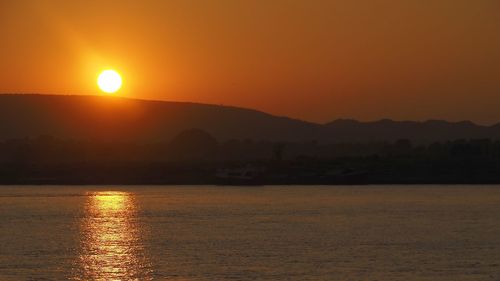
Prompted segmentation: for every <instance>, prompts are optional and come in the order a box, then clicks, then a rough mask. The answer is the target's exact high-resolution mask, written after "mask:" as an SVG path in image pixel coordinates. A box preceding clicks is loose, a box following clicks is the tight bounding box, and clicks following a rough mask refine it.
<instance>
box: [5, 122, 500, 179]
mask: <svg viewBox="0 0 500 281" xmlns="http://www.w3.org/2000/svg"><path fill="white" fill-rule="evenodd" d="M238 169H240V170H241V169H247V170H249V171H251V176H250V177H249V178H245V179H241V178H238V177H236V178H235V179H231V178H229V179H227V178H226V179H224V178H220V177H217V176H216V175H217V174H218V172H220V171H221V170H222V171H223V170H228V171H233V170H238ZM228 180H230V181H228ZM0 183H2V184H218V183H221V184H224V183H233V184H247V183H248V184H368V183H500V141H491V140H489V139H474V140H455V141H447V142H435V143H431V144H427V145H414V144H412V143H411V142H410V141H409V140H398V141H396V142H368V143H331V144H321V143H318V142H271V141H253V140H250V139H247V140H229V141H224V142H218V141H217V140H216V139H215V138H214V137H212V136H211V135H210V134H208V133H207V132H205V131H202V130H198V129H193V130H187V131H184V132H182V133H180V134H179V135H178V136H176V137H175V138H173V139H172V140H171V141H167V142H155V143H149V144H139V143H134V142H91V141H75V140H62V139H57V138H54V137H50V136H42V137H38V138H31V139H28V138H25V139H12V140H7V141H3V142H0Z"/></svg>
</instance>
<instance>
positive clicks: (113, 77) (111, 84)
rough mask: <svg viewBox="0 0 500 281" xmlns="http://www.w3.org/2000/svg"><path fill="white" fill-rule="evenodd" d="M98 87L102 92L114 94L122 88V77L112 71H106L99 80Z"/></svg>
mask: <svg viewBox="0 0 500 281" xmlns="http://www.w3.org/2000/svg"><path fill="white" fill-rule="evenodd" d="M97 85H98V86H99V88H100V89H101V91H103V92H105V93H108V94H113V93H116V92H117V91H118V90H120V88H121V87H122V77H121V76H120V74H119V73H118V72H116V71H115V70H112V69H108V70H104V71H103V72H101V74H99V77H98V78H97Z"/></svg>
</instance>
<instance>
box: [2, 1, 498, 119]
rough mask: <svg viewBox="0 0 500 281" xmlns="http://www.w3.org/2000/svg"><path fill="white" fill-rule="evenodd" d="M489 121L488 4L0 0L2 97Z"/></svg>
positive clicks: (493, 91)
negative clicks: (107, 76) (120, 82)
mask: <svg viewBox="0 0 500 281" xmlns="http://www.w3.org/2000/svg"><path fill="white" fill-rule="evenodd" d="M105 68H115V69H117V70H118V71H120V72H121V73H122V75H123V78H124V83H125V84H124V87H123V89H122V91H121V92H120V93H119V95H123V96H128V97H134V98H140V99H162V100H176V101H193V102H204V103H215V104H226V105H236V106H243V107H250V108H255V109H259V110H264V111H267V112H270V113H274V114H279V115H287V116H291V117H295V118H301V119H306V120H311V121H318V122H325V121H330V120H333V119H336V118H341V117H342V118H356V119H361V120H375V119H380V118H392V119H397V120H401V119H412V120H425V119H447V120H452V121H453V120H454V121H456V120H463V119H470V120H473V121H475V122H478V123H483V124H491V123H495V122H498V121H500V1H498V0H491V1H490V0H393V1H379V0H365V1H361V0H345V1H340V0H339V1H335V0H331V1H320V0H304V1H294V0H283V1H278V0H262V1H258V0H252V1H250V0H249V1H237V0H227V1H223V0H206V1H203V0H199V1H189V0H184V1H167V0H165V1H159V0H158V1H146V0H141V1H138V0H135V1H126V0H117V1H106V0H99V1H89V0H82V1H77V0H71V1H68V0H61V1H50V0H38V1H36V0H33V1H25V0H0V92H16V93H24V92H37V93H62V94H99V93H100V92H99V91H98V89H97V86H96V83H95V79H96V76H97V74H98V72H99V71H100V70H102V69H105Z"/></svg>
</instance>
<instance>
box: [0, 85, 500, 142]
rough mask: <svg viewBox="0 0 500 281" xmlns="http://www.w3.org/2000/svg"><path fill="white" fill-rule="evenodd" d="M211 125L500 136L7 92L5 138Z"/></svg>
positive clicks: (285, 131) (419, 138)
mask: <svg viewBox="0 0 500 281" xmlns="http://www.w3.org/2000/svg"><path fill="white" fill-rule="evenodd" d="M191 128H200V129H203V130H205V131H207V132H209V133H210V134H212V135H213V136H214V137H216V138H217V139H218V140H220V141H225V140H229V139H254V140H272V141H311V140H317V141H320V142H367V141H395V140H397V139H402V138H407V139H411V140H412V141H415V142H432V141H443V140H454V139H461V138H465V139H470V138H493V139H498V138H500V124H497V125H494V126H480V125H476V124H474V123H471V122H468V121H463V122H457V123H452V122H446V121H439V120H430V121H425V122H414V121H392V120H387V119H384V120H380V121H376V122H359V121H355V120H345V119H339V120H336V121H333V122H330V123H327V124H316V123H311V122H305V121H301V120H296V119H291V118H287V117H279V116H274V115H270V114H267V113H264V112H260V111H256V110H251V109H245V108H237V107H230V106H220V105H209V104H198V103H186V102H168V101H150V100H137V99H127V98H118V97H103V96H76V95H73V96H69V95H67V96H64V95H35V94H25V95H14V94H4V95H0V139H2V140H5V139H12V138H24V137H37V136H40V135H51V136H54V137H58V138H71V139H82V140H106V141H118V140H121V141H141V142H149V141H161V140H170V139H172V138H173V137H174V136H176V135H177V134H179V133H180V132H182V131H184V130H186V129H191Z"/></svg>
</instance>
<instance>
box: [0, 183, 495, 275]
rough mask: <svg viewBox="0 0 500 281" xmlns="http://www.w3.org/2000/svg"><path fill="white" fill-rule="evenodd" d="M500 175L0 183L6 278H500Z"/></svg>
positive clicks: (0, 252) (1, 265) (0, 250)
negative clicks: (344, 181) (330, 182)
mask: <svg viewBox="0 0 500 281" xmlns="http://www.w3.org/2000/svg"><path fill="white" fill-rule="evenodd" d="M499 219H500V186H363V187H360V186H335V187H333V186H319V187H318V186H292V187H290V186H287V187H280V186H275V187H213V186H186V187H182V186H168V187H167V186H157V187H140V186H137V187H122V186H102V187H93V186H59V187H52V186H38V187H25V186H23V187H22V186H11V187H2V188H0V280H5V281H10V280H16V281H17V280H89V281H91V280H499V279H500V225H499V224H498V221H499Z"/></svg>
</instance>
